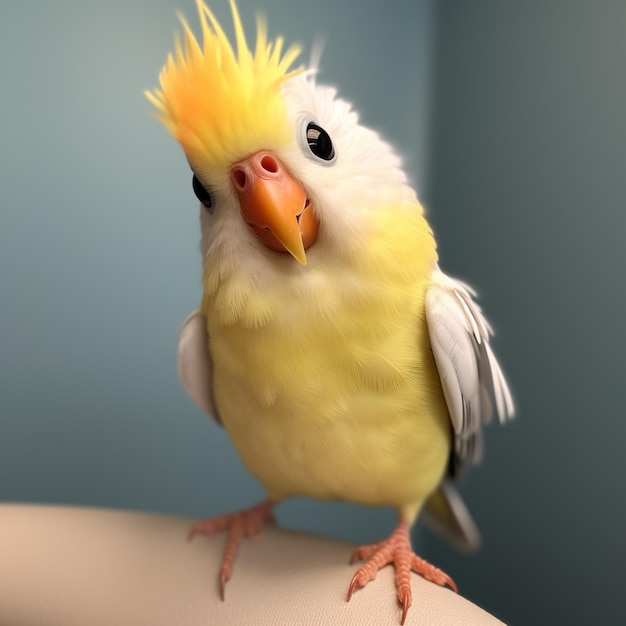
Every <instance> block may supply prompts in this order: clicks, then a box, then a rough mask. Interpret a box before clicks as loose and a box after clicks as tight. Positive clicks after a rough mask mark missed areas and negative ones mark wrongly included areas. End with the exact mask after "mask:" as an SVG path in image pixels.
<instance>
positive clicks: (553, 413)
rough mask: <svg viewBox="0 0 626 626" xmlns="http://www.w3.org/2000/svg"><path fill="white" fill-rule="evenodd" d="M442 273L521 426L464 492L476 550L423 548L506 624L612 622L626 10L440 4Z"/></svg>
mask: <svg viewBox="0 0 626 626" xmlns="http://www.w3.org/2000/svg"><path fill="white" fill-rule="evenodd" d="M437 7H438V13H437V35H436V41H437V44H436V49H435V54H434V58H435V59H436V61H435V69H434V71H433V77H434V82H433V101H434V102H436V106H434V107H433V116H432V119H431V123H432V130H433V132H432V135H431V137H432V142H431V144H430V150H429V159H430V172H431V176H430V181H429V183H428V185H427V192H426V194H425V200H426V203H427V204H428V205H429V206H430V207H431V217H432V222H433V226H434V228H435V231H436V233H437V235H438V241H439V247H440V252H441V256H442V259H443V267H444V269H446V270H448V271H449V272H451V273H454V274H458V275H460V276H462V277H463V278H466V279H467V280H471V281H472V283H473V284H474V285H476V287H477V288H478V290H479V292H480V294H481V296H482V297H481V302H482V304H483V305H484V310H485V311H486V312H487V313H488V314H489V316H490V318H491V320H492V321H493V322H494V326H495V328H496V331H497V337H496V347H497V349H498V352H499V353H500V354H501V355H502V359H503V362H504V366H505V368H506V371H507V372H508V374H509V376H510V379H511V381H512V384H513V386H514V389H515V394H516V397H517V401H518V405H519V419H518V420H516V422H514V423H513V424H511V425H510V427H509V426H507V427H506V428H503V429H499V428H490V429H488V432H487V449H486V459H485V463H484V464H483V466H482V467H480V468H479V469H478V470H476V471H474V472H472V474H471V475H469V476H468V477H467V480H466V481H464V485H463V486H464V490H463V491H464V494H465V496H466V498H467V501H468V502H469V503H470V506H471V508H472V511H473V512H474V513H475V515H476V517H477V521H478V523H479V525H480V527H481V529H482V531H483V533H484V537H485V545H484V550H483V552H482V553H481V555H480V556H479V557H478V558H468V557H463V556H459V555H457V554H455V553H453V552H452V551H450V550H449V549H448V548H446V547H445V546H444V545H443V544H441V543H440V542H438V541H437V540H436V539H433V540H430V539H429V540H428V541H425V543H424V547H425V553H426V554H427V556H428V557H430V558H432V559H433V560H435V559H436V561H437V562H438V563H439V564H440V565H442V566H445V568H447V570H448V571H451V572H454V574H455V576H456V577H457V579H458V580H457V582H458V583H459V585H460V588H461V589H462V590H463V592H464V593H465V594H467V595H469V596H470V597H472V598H475V599H476V600H477V601H478V602H479V603H482V604H483V606H486V607H488V608H489V609H490V610H492V611H493V612H495V613H496V614H497V615H499V616H501V617H502V618H503V619H507V620H508V621H510V623H512V624H618V623H621V622H622V621H623V600H622V597H623V594H622V593H621V591H620V587H619V585H620V581H621V578H622V577H621V573H620V572H621V565H620V564H621V563H623V562H624V559H625V558H626V539H625V535H624V529H626V502H625V498H624V477H625V476H626V460H625V456H624V440H625V436H626V422H625V419H624V418H625V416H626V405H625V404H626V403H625V401H624V393H623V389H624V383H623V380H622V379H623V376H624V361H623V358H624V348H626V341H625V337H626V333H625V330H624V322H625V320H626V292H625V289H624V284H625V278H624V270H625V269H626V246H625V245H624V236H625V234H626V211H625V208H626V201H625V198H626V176H625V173H626V65H625V63H624V60H625V59H626V37H624V33H625V32H626V4H625V3H623V2H621V3H620V2H611V1H605V0H601V1H599V2H585V1H579V0H567V1H565V0H564V1H558V0H526V1H524V2H500V1H498V0H489V1H486V0H485V1H483V0H475V1H473V2H464V1H460V0H446V2H440V3H438V4H437Z"/></svg>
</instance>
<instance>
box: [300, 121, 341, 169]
mask: <svg viewBox="0 0 626 626" xmlns="http://www.w3.org/2000/svg"><path fill="white" fill-rule="evenodd" d="M306 142H307V144H308V146H309V150H311V152H312V153H313V154H314V155H315V156H316V157H318V158H319V159H322V160H323V161H332V160H333V159H334V158H335V147H334V146H333V141H332V139H331V138H330V135H329V134H328V133H327V132H326V131H325V130H324V129H323V128H322V127H321V126H318V125H317V124H314V123H313V122H309V124H308V125H307V127H306Z"/></svg>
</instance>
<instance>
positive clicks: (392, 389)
mask: <svg viewBox="0 0 626 626" xmlns="http://www.w3.org/2000/svg"><path fill="white" fill-rule="evenodd" d="M197 4H198V10H199V14H200V22H201V26H202V41H201V42H198V41H197V40H196V39H195V37H194V35H193V33H192V31H191V29H190V28H189V26H188V24H187V22H186V21H185V20H184V19H182V23H183V28H184V41H183V43H182V44H180V43H179V42H177V44H176V51H175V55H174V56H173V57H172V56H170V57H169V59H168V61H167V64H166V65H165V67H164V68H163V71H162V73H161V75H160V89H156V90H154V92H152V93H148V94H147V95H148V98H149V99H150V100H151V102H152V103H153V104H154V106H155V107H156V109H157V114H158V116H159V118H160V119H161V120H162V121H163V123H164V124H165V126H166V127H167V128H168V129H169V131H170V132H171V133H172V135H173V136H174V137H175V138H176V139H177V140H178V142H179V143H180V144H181V146H182V148H183V150H184V152H185V155H186V157H187V160H188V162H189V164H190V166H191V169H192V170H193V189H194V191H195V193H196V195H197V197H198V198H199V200H200V202H201V204H202V206H201V214H200V221H201V229H202V240H201V251H202V260H203V276H202V283H203V288H204V293H203V296H202V301H201V304H200V307H199V309H198V310H197V311H196V312H194V313H193V314H192V315H191V316H190V317H189V318H188V320H187V321H186V322H185V323H184V325H183V327H182V329H181V332H180V336H179V350H178V358H179V373H180V377H181V380H182V383H183V386H184V387H185V389H186V391H187V392H188V394H189V395H190V396H191V398H192V399H193V400H194V401H195V402H196V403H197V405H198V406H199V407H201V408H202V409H204V410H205V411H207V412H208V413H209V414H211V415H212V416H213V417H214V418H215V419H216V420H217V421H218V422H219V423H221V424H222V425H223V426H224V427H225V428H226V430H227V432H228V434H229V436H230V438H231V439H232V442H233V443H234V445H235V447H236V448H237V450H238V451H239V453H240V455H241V458H242V459H243V461H244V463H245V465H246V466H247V468H248V469H249V470H250V472H251V473H252V474H253V475H254V476H255V477H256V478H257V479H258V480H259V481H260V482H261V483H262V485H263V486H264V488H265V490H266V492H267V499H266V500H265V501H264V502H262V503H261V504H259V505H257V506H254V507H252V508H250V509H247V510H245V511H241V512H237V513H233V514H229V515H223V516H220V517H217V518H213V519H208V520H204V521H202V522H200V523H198V524H197V525H196V526H194V527H193V528H192V530H191V533H190V534H191V536H193V535H194V534H196V533H213V532H216V531H220V530H224V529H228V531H229V537H228V541H227V547H226V550H225V554H224V559H223V563H222V566H221V570H220V582H221V589H222V597H223V593H224V585H225V583H226V581H227V580H228V578H229V577H230V575H231V571H232V565H233V560H234V558H235V555H236V552H237V549H238V546H239V543H240V540H241V538H242V537H243V536H245V535H253V534H256V533H258V532H259V531H260V529H261V526H262V525H263V523H265V522H272V521H273V518H272V509H273V507H274V505H276V504H277V503H279V502H281V501H283V500H285V499H287V498H289V497H291V496H295V495H303V496H310V497H313V498H321V499H342V500H348V501H351V502H356V503H360V504H365V505H375V506H391V507H394V508H395V509H396V510H397V512H398V516H399V522H398V525H397V527H396V529H395V530H394V531H393V533H392V534H391V535H390V536H389V537H388V538H387V539H384V540H382V541H380V542H378V543H375V544H372V545H369V546H362V547H360V548H358V549H357V550H356V552H355V553H354V555H353V557H354V558H360V559H363V560H364V561H365V564H364V565H363V566H362V567H360V568H359V569H358V570H357V571H356V573H355V575H354V577H353V579H352V582H351V583H350V584H349V586H348V600H349V599H350V597H351V596H352V593H353V591H354V590H355V589H357V588H359V587H363V586H365V585H366V584H367V583H368V581H370V580H372V579H373V578H374V577H375V576H376V573H377V572H378V570H379V569H380V568H381V567H383V566H385V565H387V564H392V565H393V566H394V567H395V569H396V586H397V597H398V600H399V602H400V604H401V606H402V623H404V620H405V618H406V614H407V611H408V609H409V607H410V605H411V586H410V572H411V571H412V570H413V571H415V572H417V573H419V574H421V575H422V576H424V577H425V578H427V579H428V580H431V581H433V582H435V583H437V584H439V585H445V584H448V585H450V586H451V587H453V588H455V586H454V583H453V582H452V580H451V579H450V578H449V577H448V576H447V575H446V574H444V573H443V572H442V571H441V570H439V569H437V568H435V567H434V566H432V565H430V564H429V563H427V562H426V561H424V560H422V559H420V558H419V557H418V556H417V555H415V554H414V552H413V550H412V548H411V543H410V537H409V528H410V526H411V525H412V524H413V522H414V521H415V520H416V518H417V516H418V514H419V513H420V511H421V510H422V509H425V514H428V515H430V517H431V518H433V519H434V520H435V521H436V522H438V523H439V524H440V525H443V526H444V527H445V529H446V530H447V531H448V532H451V533H452V534H453V535H454V536H456V538H457V539H460V540H461V541H464V542H465V543H474V542H475V541H476V540H477V531H476V530H475V528H474V527H473V524H472V522H471V518H470V517H469V515H468V514H467V511H466V510H465V508H464V506H463V504H462V501H461V500H460V497H459V496H458V494H457V492H456V491H455V490H454V488H453V487H452V483H451V481H450V480H449V474H450V472H451V471H453V472H454V473H458V471H459V468H461V467H462V466H465V465H468V464H472V463H475V462H476V461H478V459H479V458H480V455H481V445H480V443H481V428H482V424H483V423H484V422H487V421H488V420H489V419H490V417H491V414H492V401H493V400H495V405H496V410H497V413H498V414H499V416H500V419H501V420H506V419H507V418H508V417H509V416H512V414H513V402H512V399H511V395H510V392H509V389H508V387H507V384H506V381H505V379H504V376H503V374H502V372H501V370H500V367H499V366H498V363H497V361H496V359H495V357H494V354H493V352H492V350H491V348H490V345H489V337H490V334H491V330H490V327H489V326H488V324H487V322H486V321H485V319H484V317H483V315H482V314H481V311H480V309H479V307H478V306H477V305H476V304H475V303H474V301H473V299H472V296H474V293H473V292H472V290H471V289H470V288H469V287H468V286H467V285H465V284H463V283H461V282H459V281H457V280H454V279H452V278H449V277H448V276H446V275H445V274H443V273H442V271H441V270H440V269H439V267H438V263H437V252H436V246H435V240H434V238H433V234H432V232H431V229H430V228H429V226H428V223H427V222H426V219H425V217H424V212H423V209H422V207H421V205H420V204H419V202H418V200H417V198H416V194H415V192H414V191H413V189H411V188H410V187H409V185H408V184H407V179H406V176H405V174H404V172H403V171H402V169H401V164H400V160H399V158H398V157H397V156H396V155H395V154H394V153H393V151H392V149H391V148H390V147H389V146H388V145H387V144H386V143H384V142H383V141H382V140H381V139H380V138H379V136H378V135H377V134H376V133H374V132H372V131H371V130H368V129H366V128H364V127H362V126H361V125H359V122H358V118H357V115H356V114H355V113H354V112H352V110H351V108H350V106H349V105H348V104H347V103H346V102H344V101H342V100H340V99H339V98H338V97H337V95H336V92H335V90H334V89H331V88H327V87H321V86H318V85H317V84H316V82H315V68H313V69H304V68H301V69H295V70H291V67H292V64H293V63H294V62H295V60H296V58H297V56H298V55H299V52H300V51H299V49H298V48H297V47H289V48H287V49H286V50H284V49H283V40H282V39H281V38H278V39H276V40H275V41H268V38H267V34H266V27H265V23H264V22H263V21H262V20H260V21H259V23H258V29H257V41H256V47H255V48H254V50H253V51H252V50H249V48H248V45H247V42H246V38H245V35H244V32H243V27H242V24H241V21H240V17H239V14H238V11H237V8H236V6H235V3H234V0H230V4H231V11H232V14H233V22H234V28H235V37H236V49H233V47H232V46H231V44H230V43H229V41H228V39H227V37H226V36H225V34H224V32H223V31H222V29H221V27H220V25H219V24H218V22H217V20H216V19H215V17H214V16H213V14H212V13H211V11H210V10H209V9H208V8H207V7H206V6H205V5H204V3H203V2H202V1H201V0H198V2H197Z"/></svg>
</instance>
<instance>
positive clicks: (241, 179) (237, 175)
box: [231, 167, 247, 190]
mask: <svg viewBox="0 0 626 626" xmlns="http://www.w3.org/2000/svg"><path fill="white" fill-rule="evenodd" d="M231 176H232V178H233V183H234V184H235V187H237V188H238V189H240V190H243V189H245V187H246V182H247V180H246V173H245V171H244V170H243V169H242V168H240V167H235V168H233V170H232V172H231Z"/></svg>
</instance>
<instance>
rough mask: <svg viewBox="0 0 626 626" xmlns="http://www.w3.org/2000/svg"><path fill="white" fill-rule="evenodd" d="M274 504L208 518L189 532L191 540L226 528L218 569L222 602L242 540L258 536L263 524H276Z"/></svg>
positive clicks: (268, 502) (267, 501)
mask: <svg viewBox="0 0 626 626" xmlns="http://www.w3.org/2000/svg"><path fill="white" fill-rule="evenodd" d="M274 504H275V502H272V501H271V500H265V501H264V502H261V503H260V504H257V505H256V506H253V507H251V508H249V509H244V510H243V511H238V512H236V513H228V514H227V515H219V516H217V517H209V518H207V519H204V520H202V521H200V522H198V523H197V524H194V526H193V527H192V528H191V530H190V531H189V535H188V538H189V540H191V539H193V538H194V537H195V535H197V534H199V533H204V534H205V535H211V534H213V533H218V532H220V531H222V530H225V529H227V528H228V539H227V541H226V548H225V549H224V556H223V558H222V565H221V567H220V595H221V597H222V600H224V588H225V587H226V582H227V581H228V579H229V578H230V576H231V574H232V571H233V561H234V560H235V557H236V556H237V551H238V549H239V544H240V543H241V540H242V538H243V537H254V536H255V535H258V534H259V533H260V532H261V528H262V526H263V524H264V523H268V524H270V525H272V526H273V525H274V524H275V523H276V522H275V520H274V516H273V515H272V507H273V506H274Z"/></svg>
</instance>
